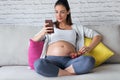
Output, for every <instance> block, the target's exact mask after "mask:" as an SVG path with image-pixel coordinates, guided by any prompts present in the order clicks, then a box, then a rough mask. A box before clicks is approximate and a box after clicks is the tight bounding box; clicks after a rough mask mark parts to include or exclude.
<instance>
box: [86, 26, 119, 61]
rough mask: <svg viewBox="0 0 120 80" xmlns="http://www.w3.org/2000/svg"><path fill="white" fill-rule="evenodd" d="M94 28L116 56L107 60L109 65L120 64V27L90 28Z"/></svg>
mask: <svg viewBox="0 0 120 80" xmlns="http://www.w3.org/2000/svg"><path fill="white" fill-rule="evenodd" d="M88 27H89V28H92V29H94V30H96V31H98V32H99V33H101V34H102V36H103V41H102V42H103V43H104V44H105V45H106V46H107V47H108V48H110V49H111V50H112V51H113V52H114V53H115V55H114V56H112V57H111V58H110V59H108V60H107V62H109V63H119V62H120V45H119V43H120V26H118V25H114V26H111V25H110V26H88Z"/></svg>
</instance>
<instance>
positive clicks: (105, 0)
mask: <svg viewBox="0 0 120 80" xmlns="http://www.w3.org/2000/svg"><path fill="white" fill-rule="evenodd" d="M68 1H69V4H70V7H71V12H72V20H73V22H80V23H81V24H83V25H85V26H116V25H120V0H68ZM55 2H56V0H0V25H30V26H40V25H42V24H43V23H44V20H45V18H46V17H51V18H52V19H53V20H55V18H54V3H55Z"/></svg>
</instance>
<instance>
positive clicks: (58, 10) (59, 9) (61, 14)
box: [55, 5, 69, 22]
mask: <svg viewBox="0 0 120 80" xmlns="http://www.w3.org/2000/svg"><path fill="white" fill-rule="evenodd" d="M68 14H69V11H67V10H66V8H65V7H64V6H63V5H57V6H55V17H56V20H57V21H58V22H66V18H67V15H68Z"/></svg>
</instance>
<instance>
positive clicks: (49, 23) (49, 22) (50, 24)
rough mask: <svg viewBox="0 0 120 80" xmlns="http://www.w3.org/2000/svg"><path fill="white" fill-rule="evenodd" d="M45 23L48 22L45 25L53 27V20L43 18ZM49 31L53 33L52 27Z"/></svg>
mask: <svg viewBox="0 0 120 80" xmlns="http://www.w3.org/2000/svg"><path fill="white" fill-rule="evenodd" d="M45 23H48V25H46V27H53V21H52V20H45ZM49 33H54V28H53V29H52V31H51V32H49Z"/></svg>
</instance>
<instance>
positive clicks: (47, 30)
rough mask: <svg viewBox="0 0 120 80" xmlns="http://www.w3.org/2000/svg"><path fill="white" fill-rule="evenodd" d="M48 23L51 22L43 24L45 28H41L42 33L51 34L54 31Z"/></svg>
mask: <svg viewBox="0 0 120 80" xmlns="http://www.w3.org/2000/svg"><path fill="white" fill-rule="evenodd" d="M48 25H49V23H45V25H44V26H43V28H42V30H41V34H43V35H46V34H50V33H51V32H53V27H52V26H48ZM46 26H47V27H46Z"/></svg>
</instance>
